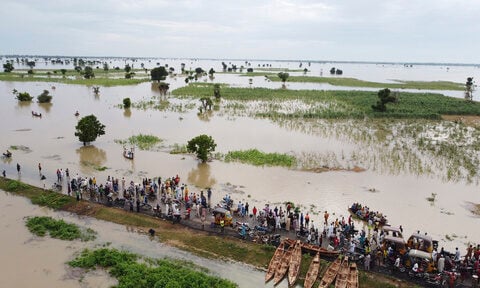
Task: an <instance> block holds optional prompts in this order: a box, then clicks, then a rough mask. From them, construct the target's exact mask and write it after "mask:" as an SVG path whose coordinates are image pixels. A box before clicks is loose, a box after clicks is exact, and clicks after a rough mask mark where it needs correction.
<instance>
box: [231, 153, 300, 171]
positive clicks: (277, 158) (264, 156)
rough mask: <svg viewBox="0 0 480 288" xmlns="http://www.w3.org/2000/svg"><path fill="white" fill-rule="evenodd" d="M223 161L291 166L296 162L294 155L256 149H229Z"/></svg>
mask: <svg viewBox="0 0 480 288" xmlns="http://www.w3.org/2000/svg"><path fill="white" fill-rule="evenodd" d="M225 161H227V162H231V161H239V162H242V163H248V164H252V165H255V166H264V165H266V166H282V167H293V166H295V164H296V160H295V157H294V156H291V155H287V154H280V153H264V152H261V151H258V150H257V149H249V150H240V151H229V152H228V153H227V155H225Z"/></svg>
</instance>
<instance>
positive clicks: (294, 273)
mask: <svg viewBox="0 0 480 288" xmlns="http://www.w3.org/2000/svg"><path fill="white" fill-rule="evenodd" d="M301 263H302V245H301V242H300V240H297V242H296V243H295V248H294V249H293V252H292V256H291V257H290V265H289V266H288V285H289V286H290V287H293V286H294V285H295V282H297V278H298V273H299V272H300V264H301Z"/></svg>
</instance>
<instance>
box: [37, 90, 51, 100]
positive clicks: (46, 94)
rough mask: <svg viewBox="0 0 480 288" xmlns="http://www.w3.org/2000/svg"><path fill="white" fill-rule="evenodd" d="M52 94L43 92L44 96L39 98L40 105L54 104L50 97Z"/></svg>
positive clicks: (46, 91)
mask: <svg viewBox="0 0 480 288" xmlns="http://www.w3.org/2000/svg"><path fill="white" fill-rule="evenodd" d="M48 94H50V92H49V91H48V90H43V92H42V94H40V95H38V96H37V100H38V103H50V102H52V96H51V95H48Z"/></svg>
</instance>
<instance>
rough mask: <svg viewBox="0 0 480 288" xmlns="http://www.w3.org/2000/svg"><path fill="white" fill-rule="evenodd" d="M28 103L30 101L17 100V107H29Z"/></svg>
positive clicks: (30, 102)
mask: <svg viewBox="0 0 480 288" xmlns="http://www.w3.org/2000/svg"><path fill="white" fill-rule="evenodd" d="M30 104H32V101H18V107H20V108H25V107H30Z"/></svg>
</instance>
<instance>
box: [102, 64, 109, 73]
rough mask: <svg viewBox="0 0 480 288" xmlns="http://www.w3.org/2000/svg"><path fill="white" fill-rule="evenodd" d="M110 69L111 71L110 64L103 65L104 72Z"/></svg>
mask: <svg viewBox="0 0 480 288" xmlns="http://www.w3.org/2000/svg"><path fill="white" fill-rule="evenodd" d="M108 69H110V67H108V63H107V62H105V63H103V70H104V71H108Z"/></svg>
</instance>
